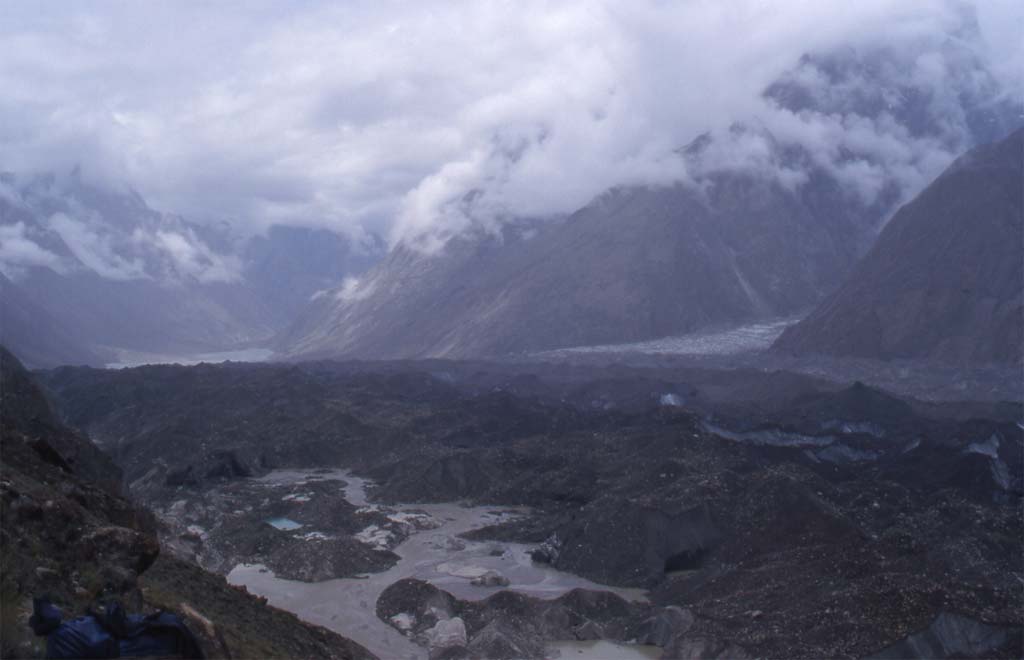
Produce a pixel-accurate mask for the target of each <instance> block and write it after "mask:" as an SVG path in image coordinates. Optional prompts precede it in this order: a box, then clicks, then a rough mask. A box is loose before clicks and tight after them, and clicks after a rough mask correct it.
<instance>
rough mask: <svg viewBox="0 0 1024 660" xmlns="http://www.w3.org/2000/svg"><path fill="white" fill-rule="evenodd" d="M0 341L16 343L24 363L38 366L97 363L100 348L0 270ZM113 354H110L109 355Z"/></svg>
mask: <svg viewBox="0 0 1024 660" xmlns="http://www.w3.org/2000/svg"><path fill="white" fill-rule="evenodd" d="M0 301H2V303H3V304H2V306H0V340H2V341H3V342H4V343H5V344H8V345H10V346H16V347H17V350H18V352H19V354H20V355H22V356H24V358H25V362H26V363H28V364H31V365H35V366H39V367H52V366H57V365H59V364H91V365H98V364H103V363H104V362H109V361H110V360H108V359H104V357H103V355H102V354H101V352H100V351H97V350H95V349H93V348H90V347H88V346H86V345H85V344H84V343H83V342H82V341H81V340H80V339H79V338H78V337H75V336H74V333H73V332H72V331H71V329H70V328H68V327H66V326H65V325H64V324H63V323H61V322H60V321H59V320H57V319H56V318H54V316H53V314H51V313H50V312H49V311H47V310H46V309H44V308H43V307H42V306H40V305H39V304H37V303H36V302H35V301H33V300H32V299H31V298H30V297H29V296H28V295H26V294H25V293H24V292H23V291H22V290H21V288H20V287H19V286H18V285H17V284H15V283H14V282H12V281H11V280H9V279H7V277H6V276H5V275H4V274H3V273H0ZM111 357H112V356H111Z"/></svg>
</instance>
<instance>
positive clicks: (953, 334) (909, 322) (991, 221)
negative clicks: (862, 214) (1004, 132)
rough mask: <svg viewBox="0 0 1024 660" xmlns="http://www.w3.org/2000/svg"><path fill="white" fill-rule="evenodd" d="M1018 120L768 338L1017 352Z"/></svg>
mask: <svg viewBox="0 0 1024 660" xmlns="http://www.w3.org/2000/svg"><path fill="white" fill-rule="evenodd" d="M1022 181H1024V129H1018V130H1017V131H1015V132H1014V133H1013V134H1011V135H1009V136H1008V137H1006V138H1005V139H1003V140H1001V141H999V142H995V143H992V144H989V145H985V146H982V147H978V148H976V149H974V150H972V151H970V152H968V153H967V154H965V155H964V156H962V157H961V158H959V159H958V160H957V161H956V162H954V163H953V164H952V165H951V166H950V167H949V168H948V169H947V170H946V171H945V172H944V173H943V174H942V175H941V176H940V177H939V178H938V179H936V180H935V181H934V182H933V183H932V184H931V185H930V186H928V188H926V189H925V190H924V191H922V192H921V194H920V195H918V197H917V198H916V199H914V200H913V201H912V202H910V203H909V204H907V205H906V206H904V207H903V208H901V209H900V211H899V212H898V213H897V214H896V215H895V216H894V217H893V219H892V220H891V221H890V222H889V224H888V225H887V226H886V227H885V229H884V230H883V232H882V234H881V235H880V236H879V238H878V241H877V242H876V243H875V246H874V247H873V248H872V250H871V251H870V252H869V253H868V254H867V256H865V257H864V259H863V260H862V261H861V262H860V264H858V266H857V268H856V269H855V271H854V272H853V274H852V275H851V276H850V279H849V280H848V281H847V282H846V283H845V284H844V285H843V286H842V287H841V288H840V289H839V290H838V291H837V292H836V293H835V294H833V295H832V296H830V297H829V298H828V299H827V300H825V301H824V302H822V304H821V305H820V306H819V307H818V308H817V309H816V310H815V311H814V312H812V313H811V315H810V316H808V317H807V318H806V319H804V320H803V321H801V322H800V323H798V324H796V325H795V326H793V327H790V328H788V329H787V330H786V331H785V332H784V333H783V334H782V336H781V337H780V338H779V339H778V340H777V342H776V344H775V347H776V348H777V349H778V350H781V351H787V352H793V353H805V354H806V353H824V354H829V355H844V356H856V357H869V358H880V359H892V358H928V359H935V360H943V361H948V362H959V363H985V362H997V363H1006V364H1021V362H1022V361H1024V265H1022V260H1021V254H1022V252H1021V250H1022V245H1024V244H1022V240H1024V239H1022V237H1024V185H1022Z"/></svg>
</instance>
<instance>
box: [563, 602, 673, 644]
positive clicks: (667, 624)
mask: <svg viewBox="0 0 1024 660" xmlns="http://www.w3.org/2000/svg"><path fill="white" fill-rule="evenodd" d="M692 626H693V613H692V612H690V610H686V609H683V608H681V607H678V606H676V605H670V606H668V607H665V608H662V609H661V610H660V611H658V613H657V614H655V615H654V616H652V617H651V618H649V619H647V620H646V621H644V622H643V623H642V624H641V625H640V630H639V631H638V632H637V636H636V639H637V643H639V644H653V645H654V646H660V647H661V648H665V647H667V646H668V645H669V644H670V643H671V642H672V639H673V638H675V637H678V636H680V635H684V634H686V632H687V631H688V630H689V629H690V628H691V627H692ZM581 639H582V638H581Z"/></svg>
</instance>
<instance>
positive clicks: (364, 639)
mask: <svg viewBox="0 0 1024 660" xmlns="http://www.w3.org/2000/svg"><path fill="white" fill-rule="evenodd" d="M262 479H263V480H265V481H268V482H270V483H275V484H285V483H291V484H300V483H303V482H305V481H308V480H322V479H338V480H343V481H344V482H345V484H346V485H345V486H344V489H345V497H346V499H347V500H348V501H349V502H351V503H352V504H354V505H356V506H369V507H373V506H376V505H373V504H368V503H367V501H366V488H367V486H368V485H369V484H368V482H367V481H366V480H364V479H361V478H359V477H355V476H353V475H352V474H351V473H349V472H347V471H345V470H328V471H325V470H279V471H275V472H272V473H270V474H269V475H267V476H265V477H263V478H262ZM387 509H389V510H390V509H393V510H394V511H396V512H397V513H396V514H394V515H396V516H403V515H404V516H416V517H417V518H418V519H419V521H420V525H421V526H429V527H432V528H426V529H417V531H415V532H413V533H412V534H411V535H410V536H409V537H408V538H406V539H405V540H404V541H403V542H402V543H400V544H399V545H397V546H395V547H394V548H392V551H393V552H395V553H396V554H397V555H398V556H399V557H400V558H401V559H400V560H399V562H398V563H397V564H395V565H394V566H393V567H391V568H390V569H389V570H387V571H384V572H382V573H372V574H368V575H365V576H359V577H358V578H346V579H338V580H326V581H323V582H313V583H310V582H297V581H293V580H283V579H280V578H277V577H275V576H274V574H273V572H271V571H270V570H268V569H267V568H266V567H264V566H261V565H259V564H240V565H238V566H236V567H235V568H234V569H233V570H232V571H231V572H230V573H229V574H228V581H229V582H230V583H231V584H236V585H245V587H246V588H247V589H248V590H249V591H250V592H252V593H255V594H259V595H261V596H265V597H266V598H267V600H268V601H269V602H270V604H271V605H274V606H275V607H279V608H281V609H284V610H288V611H290V612H294V613H295V614H296V615H298V616H299V617H300V618H302V619H304V620H306V621H309V622H310V623H314V624H317V625H322V626H324V627H325V628H329V629H330V630H334V631H336V632H339V633H341V634H344V635H345V636H346V637H349V638H350V639H352V640H354V641H356V642H358V643H359V644H362V645H363V646H365V647H366V648H367V649H369V650H370V651H372V652H373V653H375V654H377V655H378V656H380V657H382V658H425V657H426V655H427V654H426V649H423V648H422V647H420V646H417V645H416V644H414V643H413V642H411V641H410V640H409V639H407V638H406V637H405V636H403V635H402V634H401V633H400V632H398V631H397V630H396V629H395V628H393V627H392V626H390V625H388V624H387V623H385V622H384V621H382V620H380V619H379V618H378V617H377V614H376V603H377V599H378V598H379V597H380V594H381V592H383V591H384V589H386V588H387V587H388V586H390V585H391V584H393V583H394V582H396V581H398V580H401V579H403V578H410V577H411V578H417V579H420V580H424V581H427V582H430V583H432V584H434V585H435V586H437V587H439V588H441V589H444V590H446V591H448V592H450V593H452V595H454V596H456V597H457V598H461V599H469V600H479V599H482V598H486V597H487V596H489V595H491V594H493V593H496V592H497V591H501V590H503V589H508V590H513V591H519V592H522V593H524V594H527V595H530V596H534V597H537V598H544V599H549V598H557V597H558V596H561V595H562V594H564V593H566V592H568V591H570V590H572V589H575V588H584V589H593V590H599V591H610V592H613V593H616V594H618V595H619V596H622V597H623V598H626V599H629V600H644V599H645V598H646V593H645V592H644V591H643V590H640V589H619V588H614V587H608V586H604V585H600V584H596V583H594V582H591V581H589V580H586V579H583V578H581V577H578V576H575V575H572V574H570V573H565V572H562V571H557V570H555V569H552V568H550V567H548V566H544V565H538V564H534V563H533V562H532V561H531V560H530V557H529V555H528V550H529V549H530V546H527V545H523V544H515V543H492V542H478V541H467V540H465V539H460V538H458V535H459V534H462V533H464V532H467V531H470V530H472V529H477V528H480V527H484V526H487V525H493V524H496V523H499V522H502V521H503V520H508V519H509V518H511V517H514V516H520V515H525V514H526V513H527V510H525V509H522V508H503V507H493V506H472V507H471V506H463V505H461V504H458V503H443V504H410V505H398V506H394V507H391V506H389V507H387ZM424 523H426V524H424ZM488 571H498V572H500V573H501V574H502V575H504V576H505V577H506V578H508V580H509V585H508V586H507V587H483V586H475V585H473V584H471V580H472V579H473V578H475V577H478V576H480V575H483V574H484V573H486V572H488ZM567 644H568V645H563V647H561V650H560V651H559V652H560V653H561V657H563V658H571V657H580V658H582V657H588V658H591V657H609V658H611V657H615V658H623V657H635V658H650V657H657V656H652V655H629V656H626V655H624V653H630V654H633V653H646V652H647V650H645V649H644V648H642V647H628V646H623V647H618V646H616V645H614V644H610V643H609V644H604V645H599V646H594V648H591V646H590V645H591V644H592V643H590V642H586V643H582V645H575V646H574V645H573V644H575V643H567ZM556 646H557V645H552V650H553V651H554V650H555V649H556ZM616 649H618V652H616ZM605 652H607V653H608V654H607V655H601V654H602V653H605ZM581 653H583V655H581ZM594 653H597V654H598V655H594ZM554 655H555V654H554V652H553V653H552V656H554Z"/></svg>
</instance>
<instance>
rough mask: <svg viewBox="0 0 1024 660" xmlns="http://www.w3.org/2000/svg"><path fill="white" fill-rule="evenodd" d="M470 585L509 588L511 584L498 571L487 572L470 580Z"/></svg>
mask: <svg viewBox="0 0 1024 660" xmlns="http://www.w3.org/2000/svg"><path fill="white" fill-rule="evenodd" d="M470 584H472V585H473V586H476V587H507V586H508V585H509V584H511V582H509V579H508V578H507V577H505V576H504V575H502V574H501V573H499V572H498V571H487V572H486V573H484V574H483V575H478V576H477V577H475V578H473V579H472V580H470Z"/></svg>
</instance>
